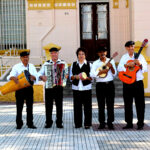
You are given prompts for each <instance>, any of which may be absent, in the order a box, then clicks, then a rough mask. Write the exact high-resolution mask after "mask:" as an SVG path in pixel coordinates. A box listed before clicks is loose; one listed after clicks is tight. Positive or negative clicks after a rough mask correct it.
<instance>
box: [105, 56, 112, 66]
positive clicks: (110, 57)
mask: <svg viewBox="0 0 150 150" xmlns="http://www.w3.org/2000/svg"><path fill="white" fill-rule="evenodd" d="M112 59H113V57H110V59H109V61H108V62H107V64H108V63H110V61H111V60H112ZM107 64H106V66H107Z"/></svg>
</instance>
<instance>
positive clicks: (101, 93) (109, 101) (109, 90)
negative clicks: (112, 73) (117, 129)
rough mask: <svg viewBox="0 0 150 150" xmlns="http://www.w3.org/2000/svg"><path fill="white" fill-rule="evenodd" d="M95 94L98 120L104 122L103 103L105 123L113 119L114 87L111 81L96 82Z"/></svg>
mask: <svg viewBox="0 0 150 150" xmlns="http://www.w3.org/2000/svg"><path fill="white" fill-rule="evenodd" d="M96 96H97V101H98V111H99V122H100V123H101V124H103V123H105V103H106V105H107V123H108V124H109V123H112V122H113V121H114V97H115V87H114V83H113V81H110V82H97V83H96Z"/></svg>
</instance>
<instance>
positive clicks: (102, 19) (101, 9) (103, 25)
mask: <svg viewBox="0 0 150 150" xmlns="http://www.w3.org/2000/svg"><path fill="white" fill-rule="evenodd" d="M97 15H98V29H97V30H98V39H107V5H97Z"/></svg>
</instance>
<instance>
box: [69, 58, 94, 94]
mask: <svg viewBox="0 0 150 150" xmlns="http://www.w3.org/2000/svg"><path fill="white" fill-rule="evenodd" d="M77 63H78V64H79V67H80V68H82V66H83V65H84V64H87V61H86V60H84V62H83V63H82V64H80V63H79V61H77ZM72 67H73V64H72V65H71V68H70V79H71V76H73V73H72ZM91 67H92V65H91V63H90V70H91ZM91 88H92V84H91V83H90V84H88V85H85V86H84V85H83V83H82V80H81V79H80V80H79V84H78V86H76V85H74V84H72V89H73V90H78V91H85V90H91Z"/></svg>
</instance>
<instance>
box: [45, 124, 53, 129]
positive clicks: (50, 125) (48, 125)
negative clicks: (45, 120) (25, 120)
mask: <svg viewBox="0 0 150 150" xmlns="http://www.w3.org/2000/svg"><path fill="white" fill-rule="evenodd" d="M51 127H52V124H46V125H45V127H44V128H51Z"/></svg>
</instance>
